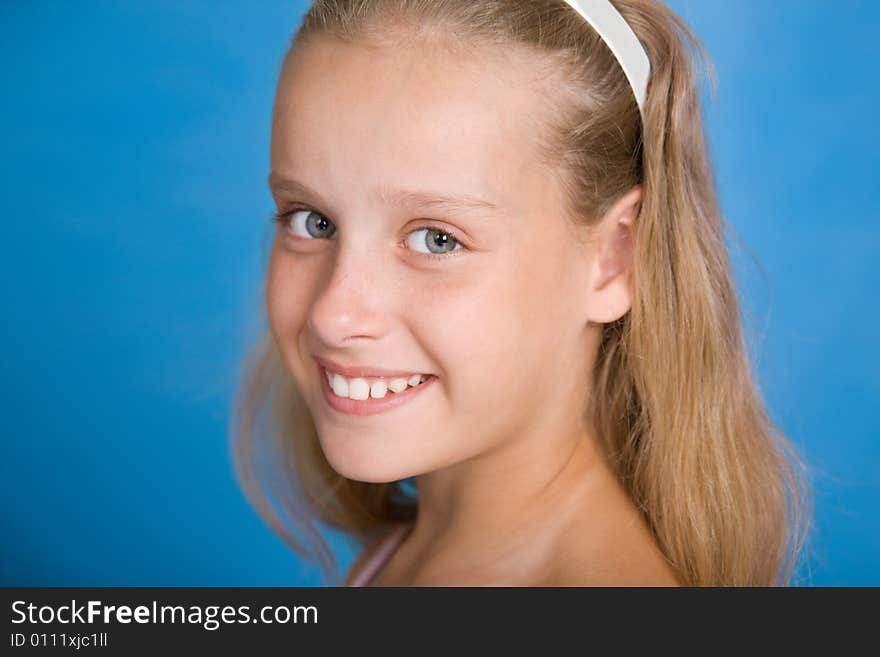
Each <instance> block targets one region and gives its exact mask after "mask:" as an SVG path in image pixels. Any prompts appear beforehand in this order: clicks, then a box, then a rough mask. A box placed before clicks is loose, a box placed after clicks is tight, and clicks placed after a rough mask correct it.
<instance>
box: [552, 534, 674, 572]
mask: <svg viewBox="0 0 880 657" xmlns="http://www.w3.org/2000/svg"><path fill="white" fill-rule="evenodd" d="M609 529H610V528H609ZM545 579H546V582H547V583H546V585H547V586H645V587H661V586H662V587H666V586H681V585H682V580H681V579H680V577H679V574H678V573H677V571H676V569H675V568H674V566H673V565H672V564H671V563H670V562H669V560H668V559H667V558H666V556H665V555H664V554H663V552H662V551H661V550H660V548H659V547H658V545H657V543H656V541H655V540H654V538H653V536H652V535H651V534H650V532H649V531H647V530H646V528H645V527H644V526H643V525H641V524H640V523H626V524H624V525H622V526H621V527H617V528H614V529H610V531H608V533H607V534H605V535H604V536H603V538H602V539H599V540H597V533H596V532H594V531H586V530H584V529H580V528H573V531H572V532H569V533H568V535H567V536H565V538H564V539H563V540H562V541H560V542H559V544H558V545H557V549H556V559H555V560H554V564H553V566H552V568H551V569H549V571H548V572H547V577H546V578H545Z"/></svg>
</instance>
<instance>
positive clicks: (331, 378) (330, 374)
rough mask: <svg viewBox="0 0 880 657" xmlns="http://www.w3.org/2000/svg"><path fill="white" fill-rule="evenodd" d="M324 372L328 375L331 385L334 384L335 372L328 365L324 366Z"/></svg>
mask: <svg viewBox="0 0 880 657" xmlns="http://www.w3.org/2000/svg"><path fill="white" fill-rule="evenodd" d="M324 374H326V375H327V381H328V383H330V386H331V387H332V386H333V372H331V371H330V370H328V369H327V368H326V367H325V368H324Z"/></svg>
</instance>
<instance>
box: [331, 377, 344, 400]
mask: <svg viewBox="0 0 880 657" xmlns="http://www.w3.org/2000/svg"><path fill="white" fill-rule="evenodd" d="M330 387H332V388H333V392H334V393H335V394H336V395H337V396H339V397H348V381H346V380H345V378H344V377H341V376H339V375H338V374H334V375H333V380H332V381H331V382H330Z"/></svg>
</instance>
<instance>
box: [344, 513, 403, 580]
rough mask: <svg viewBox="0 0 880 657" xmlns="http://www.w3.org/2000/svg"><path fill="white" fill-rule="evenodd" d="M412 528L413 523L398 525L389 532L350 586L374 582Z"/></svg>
mask: <svg viewBox="0 0 880 657" xmlns="http://www.w3.org/2000/svg"><path fill="white" fill-rule="evenodd" d="M412 528H413V523H405V524H402V525H398V526H397V527H395V528H394V529H393V530H392V531H391V532H389V533H388V535H387V536H386V537H385V538H384V540H383V541H382V543H381V545H379V547H378V548H376V551H375V552H374V553H373V554H372V556H371V557H370V558H369V559H368V560H367V562H366V563H365V564H364V565H363V567H362V568H361V570H360V572H358V573H357V574H355V576H354V577H352V579H351V582H350V583H349V584H348V586H367V585H368V584H369V583H370V582H372V581H373V578H375V577H376V575H377V574H378V573H379V571H380V570H382V568H383V567H384V566H385V564H386V563H388V561H389V560H390V559H391V555H393V554H394V551H395V550H396V549H397V548H398V546H399V545H400V544H401V543H402V542H403V539H405V538H406V536H407V534H409V532H410V530H411V529H412Z"/></svg>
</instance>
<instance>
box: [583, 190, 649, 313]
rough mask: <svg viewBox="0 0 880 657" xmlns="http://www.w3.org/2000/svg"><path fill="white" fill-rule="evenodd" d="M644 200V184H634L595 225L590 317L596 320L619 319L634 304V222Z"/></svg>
mask: <svg viewBox="0 0 880 657" xmlns="http://www.w3.org/2000/svg"><path fill="white" fill-rule="evenodd" d="M641 202H642V188H641V186H636V187H633V188H632V189H631V190H630V191H628V192H627V193H626V194H625V195H624V196H622V197H621V198H620V199H619V200H618V201H617V202H616V203H615V204H614V206H613V207H612V208H611V209H610V210H609V211H608V212H607V213H606V214H605V216H604V217H602V219H601V220H600V222H599V224H598V225H596V226H595V227H594V232H593V244H594V248H595V258H594V260H593V265H592V267H593V270H592V274H593V275H592V284H591V286H590V300H589V308H588V319H589V320H590V321H592V322H595V323H597V324H608V323H610V322H613V321H615V320H618V319H620V318H621V317H623V316H624V315H625V314H626V313H627V312H628V311H629V309H630V308H631V307H632V300H633V286H632V270H633V256H634V253H635V244H634V240H635V222H636V219H637V218H638V215H639V210H640V209H641Z"/></svg>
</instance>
